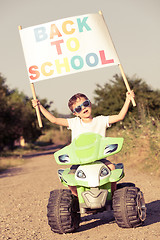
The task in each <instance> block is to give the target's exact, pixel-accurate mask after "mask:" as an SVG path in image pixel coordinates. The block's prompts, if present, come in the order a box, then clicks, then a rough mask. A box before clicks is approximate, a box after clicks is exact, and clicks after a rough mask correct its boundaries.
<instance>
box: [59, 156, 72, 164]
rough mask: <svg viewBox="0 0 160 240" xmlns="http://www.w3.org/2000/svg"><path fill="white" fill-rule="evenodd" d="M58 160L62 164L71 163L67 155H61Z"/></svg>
mask: <svg viewBox="0 0 160 240" xmlns="http://www.w3.org/2000/svg"><path fill="white" fill-rule="evenodd" d="M58 158H59V161H60V162H62V163H67V162H70V159H69V156H68V155H67V154H64V155H60V156H59V157H58Z"/></svg>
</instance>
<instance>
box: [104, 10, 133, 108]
mask: <svg viewBox="0 0 160 240" xmlns="http://www.w3.org/2000/svg"><path fill="white" fill-rule="evenodd" d="M99 14H100V15H101V16H102V17H103V13H102V11H99ZM103 20H104V22H105V19H104V17H103ZM105 25H106V27H107V24H106V22H105ZM107 30H108V27H107ZM108 33H109V30H108ZM109 35H110V33H109ZM110 38H111V35H110ZM111 41H112V38H111ZM112 44H113V47H114V50H115V52H116V54H117V51H116V48H115V46H114V43H113V41H112ZM117 56H118V54H117ZM118 58H119V57H118ZM118 66H119V69H120V72H121V75H122V77H123V81H124V83H125V85H126V88H127V91H128V92H130V91H131V89H130V86H129V83H128V80H127V78H126V76H125V73H124V70H123V67H122V65H121V64H118ZM131 101H132V104H133V106H134V107H135V106H136V102H135V100H134V98H132V99H131Z"/></svg>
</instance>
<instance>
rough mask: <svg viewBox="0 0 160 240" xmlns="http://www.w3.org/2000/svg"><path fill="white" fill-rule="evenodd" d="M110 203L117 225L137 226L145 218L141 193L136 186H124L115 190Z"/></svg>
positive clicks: (123, 226)
mask: <svg viewBox="0 0 160 240" xmlns="http://www.w3.org/2000/svg"><path fill="white" fill-rule="evenodd" d="M112 204H113V205H112V206H113V211H114V217H115V220H116V222H117V224H118V226H119V227H122V228H133V227H138V226H140V225H142V223H143V222H144V220H145V219H146V207H145V201H144V197H143V193H142V192H141V191H140V189H139V188H137V187H124V188H121V189H118V190H116V191H115V192H114V195H113V202H112Z"/></svg>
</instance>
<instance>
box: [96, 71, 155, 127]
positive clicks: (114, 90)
mask: <svg viewBox="0 0 160 240" xmlns="http://www.w3.org/2000/svg"><path fill="white" fill-rule="evenodd" d="M128 82H129V85H130V87H131V89H133V90H134V92H135V95H136V98H135V100H136V104H137V107H133V106H132V104H130V108H129V112H128V114H127V116H126V117H125V119H124V123H125V124H129V123H130V122H133V119H134V120H135V121H143V119H145V117H149V116H152V117H154V118H155V119H157V118H159V117H160V113H159V108H160V91H159V90H153V89H152V88H151V87H150V86H148V85H147V84H146V83H145V82H144V81H143V80H142V79H140V78H137V77H133V78H132V79H130V78H128ZM94 93H95V98H94V99H95V103H94V104H93V114H94V116H97V115H100V114H103V115H113V114H118V113H119V112H120V110H121V108H122V106H123V104H124V101H125V97H126V88H125V85H124V82H123V79H122V77H121V76H119V75H117V74H116V75H114V76H113V79H112V80H110V82H109V83H106V84H105V85H104V86H103V87H102V86H100V85H99V84H97V88H96V89H95V91H94Z"/></svg>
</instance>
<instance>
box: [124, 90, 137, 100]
mask: <svg viewBox="0 0 160 240" xmlns="http://www.w3.org/2000/svg"><path fill="white" fill-rule="evenodd" d="M133 98H135V94H134V92H133V90H131V91H130V92H126V99H128V100H129V101H131V100H132V99H133Z"/></svg>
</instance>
